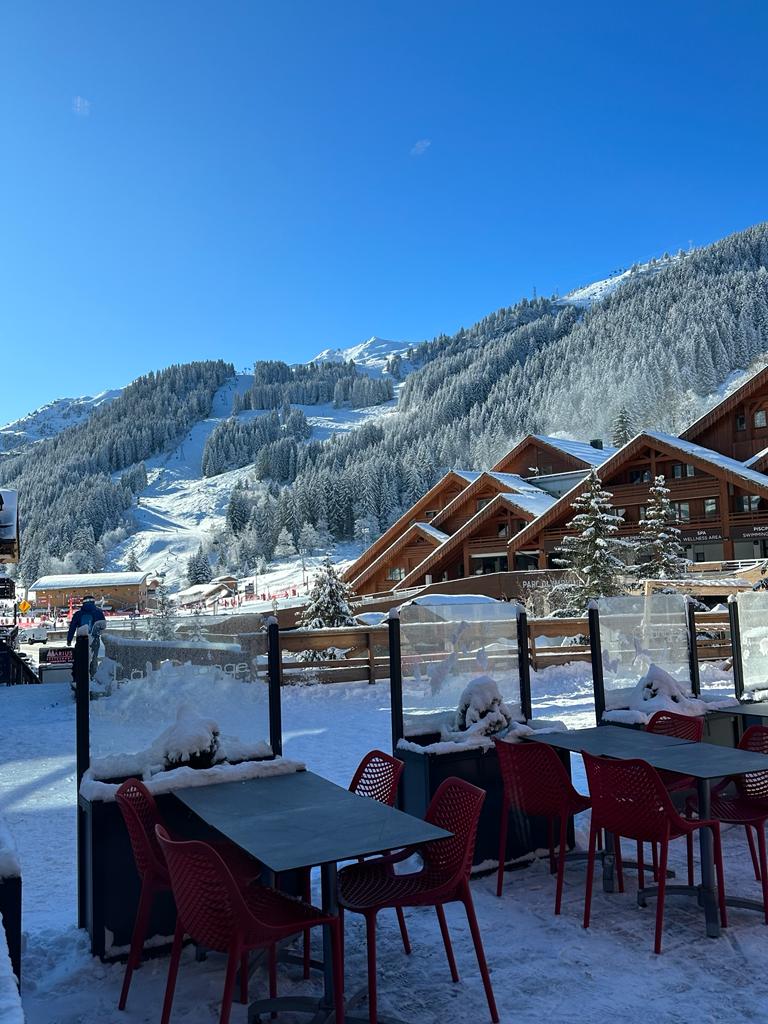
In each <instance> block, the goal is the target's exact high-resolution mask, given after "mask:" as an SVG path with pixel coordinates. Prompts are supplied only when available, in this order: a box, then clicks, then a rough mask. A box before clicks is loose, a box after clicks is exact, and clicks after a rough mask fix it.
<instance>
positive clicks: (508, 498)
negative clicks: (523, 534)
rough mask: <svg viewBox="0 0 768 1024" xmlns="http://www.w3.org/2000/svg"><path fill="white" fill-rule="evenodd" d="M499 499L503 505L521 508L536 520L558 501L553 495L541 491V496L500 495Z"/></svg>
mask: <svg viewBox="0 0 768 1024" xmlns="http://www.w3.org/2000/svg"><path fill="white" fill-rule="evenodd" d="M498 497H499V501H500V502H502V504H504V505H509V506H510V507H512V508H521V509H523V511H524V512H530V514H531V515H532V516H534V517H535V518H538V517H539V516H541V515H543V514H544V513H545V512H546V511H547V510H548V509H550V508H551V507H552V506H553V505H554V504H555V502H556V501H557V498H555V496H554V495H553V494H547V492H546V491H541V493H540V494H500V495H499V496H498Z"/></svg>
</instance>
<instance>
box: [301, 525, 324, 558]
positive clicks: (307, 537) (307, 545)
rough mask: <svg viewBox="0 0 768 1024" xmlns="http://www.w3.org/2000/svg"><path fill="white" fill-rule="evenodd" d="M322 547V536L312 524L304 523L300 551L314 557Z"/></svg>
mask: <svg viewBox="0 0 768 1024" xmlns="http://www.w3.org/2000/svg"><path fill="white" fill-rule="evenodd" d="M319 547H320V536H319V534H318V532H317V530H316V529H315V528H314V526H313V525H312V523H304V525H303V526H302V528H301V533H300V534H299V551H300V552H301V553H302V554H304V555H312V554H314V552H315V551H316V550H317V548H319Z"/></svg>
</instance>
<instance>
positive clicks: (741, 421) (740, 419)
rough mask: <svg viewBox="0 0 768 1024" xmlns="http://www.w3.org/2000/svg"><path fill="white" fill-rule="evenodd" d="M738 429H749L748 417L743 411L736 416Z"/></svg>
mask: <svg viewBox="0 0 768 1024" xmlns="http://www.w3.org/2000/svg"><path fill="white" fill-rule="evenodd" d="M736 429H737V430H746V429H747V417H746V416H745V415H744V413H743V412H740V413H739V415H738V416H737V417H736Z"/></svg>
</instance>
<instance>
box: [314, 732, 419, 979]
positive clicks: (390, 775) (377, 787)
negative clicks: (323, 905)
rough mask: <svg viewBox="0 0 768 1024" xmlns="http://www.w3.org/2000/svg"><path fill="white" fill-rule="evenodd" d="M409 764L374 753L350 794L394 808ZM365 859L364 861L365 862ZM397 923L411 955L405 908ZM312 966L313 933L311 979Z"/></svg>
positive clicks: (367, 757) (364, 762) (359, 769)
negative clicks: (401, 781) (404, 771)
mask: <svg viewBox="0 0 768 1024" xmlns="http://www.w3.org/2000/svg"><path fill="white" fill-rule="evenodd" d="M404 767H405V764H404V762H403V761H400V760H399V759H398V758H396V757H392V756H391V755H390V754H385V753H384V751H383V750H371V751H369V752H368V753H367V754H366V755H365V757H364V758H363V759H362V761H361V762H360V764H359V765H358V766H357V768H356V770H355V774H354V775H353V776H352V781H351V782H350V784H349V791H350V792H351V793H356V794H357V796H365V797H368V798H369V799H371V800H378V801H379V803H382V804H386V805H387V806H388V807H394V805H395V800H396V799H397V787H398V785H399V783H400V776H401V775H402V774H403V768H404ZM364 859H365V858H364V857H361V858H360V860H361V861H362V860H364ZM303 892H304V899H305V900H306V902H307V903H311V902H312V874H311V872H310V871H309V870H308V871H306V872H305V874H304V888H303ZM396 910H397V923H398V925H399V926H400V936H401V938H402V940H403V949H404V950H405V952H406V953H408V954H410V952H411V943H410V939H409V938H408V929H407V927H406V924H405V917H404V916H403V910H402V907H397V908H396ZM310 963H311V939H310V935H309V932H307V933H306V934H305V936H304V977H305V978H308V977H309V968H310Z"/></svg>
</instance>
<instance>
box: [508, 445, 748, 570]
mask: <svg viewBox="0 0 768 1024" xmlns="http://www.w3.org/2000/svg"><path fill="white" fill-rule="evenodd" d="M658 475H663V476H664V478H665V480H666V483H667V486H668V487H669V489H670V499H671V501H672V502H673V503H675V505H676V509H677V513H678V526H679V528H680V530H681V534H682V541H683V543H684V545H685V547H686V553H687V555H688V557H690V558H691V559H692V561H699V562H710V561H722V560H732V559H734V558H739V559H745V558H753V557H764V556H765V554H766V553H768V546H767V545H768V477H763V475H762V474H760V473H757V472H755V471H754V470H750V469H749V468H747V467H745V466H744V465H743V464H741V463H739V462H737V461H735V460H733V459H730V458H728V457H725V456H722V455H720V454H719V453H717V452H713V451H709V450H707V449H705V448H702V447H700V446H699V445H695V444H690V443H685V442H681V441H680V439H679V438H676V437H672V436H670V435H666V434H657V433H644V434H640V435H638V436H637V437H635V438H634V439H633V440H632V441H630V442H629V444H627V445H625V446H624V447H623V448H622V449H621V450H620V451H619V452H618V453H617V454H616V455H615V456H613V457H612V458H610V459H609V460H608V461H607V462H606V463H605V464H604V465H603V467H602V469H601V472H600V477H601V480H602V481H603V484H604V486H605V487H606V489H607V490H608V491H610V492H611V493H612V495H613V505H614V507H615V508H617V509H620V510H621V514H622V515H623V517H624V520H625V525H624V527H623V529H622V530H621V533H622V534H623V535H625V536H627V537H629V536H633V535H636V534H637V533H638V532H639V525H638V523H639V520H640V519H641V518H642V517H643V515H644V507H645V506H646V505H647V504H648V491H649V488H650V486H651V483H652V481H653V480H654V478H655V477H656V476H658ZM584 487H585V483H584V482H583V481H582V483H580V484H578V485H577V486H576V487H574V488H573V489H572V490H571V491H569V492H568V493H567V494H565V495H564V496H563V497H562V498H561V499H560V500H559V501H558V502H557V503H556V504H555V505H553V506H552V508H551V509H549V511H547V512H545V513H544V515H542V516H540V517H539V518H538V519H537V520H535V521H534V522H533V523H532V524H531V525H529V526H527V527H526V528H525V529H524V530H522V531H521V532H520V533H519V534H517V536H515V537H513V538H512V539H511V540H510V543H509V552H510V557H517V556H520V555H526V556H527V557H528V558H530V559H533V558H535V559H536V561H537V564H538V566H539V568H547V567H550V566H553V565H555V564H556V557H557V556H556V550H557V548H558V547H559V546H560V544H561V542H562V538H563V536H564V534H565V533H567V532H569V531H568V530H567V529H566V524H567V523H568V521H569V520H570V519H571V518H572V517H573V509H572V507H571V506H572V503H573V500H574V498H575V497H577V495H579V494H580V493H581V492H582V491H583V490H584Z"/></svg>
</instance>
